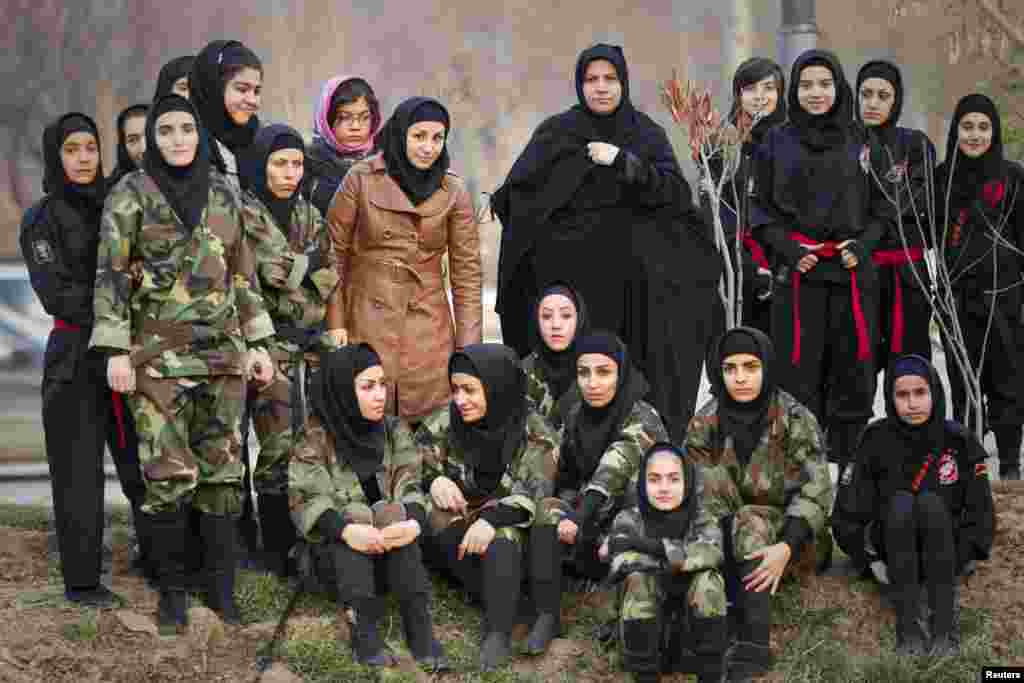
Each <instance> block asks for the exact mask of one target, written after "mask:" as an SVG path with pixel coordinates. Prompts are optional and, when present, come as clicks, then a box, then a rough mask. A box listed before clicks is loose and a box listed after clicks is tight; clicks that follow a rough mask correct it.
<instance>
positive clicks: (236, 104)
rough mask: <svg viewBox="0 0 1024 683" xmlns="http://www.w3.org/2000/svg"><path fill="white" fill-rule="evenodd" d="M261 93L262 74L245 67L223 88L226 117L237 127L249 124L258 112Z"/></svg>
mask: <svg viewBox="0 0 1024 683" xmlns="http://www.w3.org/2000/svg"><path fill="white" fill-rule="evenodd" d="M262 91H263V74H261V73H260V72H259V70H258V69H253V68H251V67H246V68H244V69H242V70H241V71H239V72H238V73H236V74H235V75H234V76H232V77H231V80H229V81H228V82H227V84H225V86H224V109H225V110H226V111H227V113H228V117H230V119H231V120H232V121H233V122H234V123H235V124H236V125H239V126H244V125H246V124H247V123H249V119H251V118H252V117H253V114H255V113H256V112H258V111H259V110H260V102H261V100H262Z"/></svg>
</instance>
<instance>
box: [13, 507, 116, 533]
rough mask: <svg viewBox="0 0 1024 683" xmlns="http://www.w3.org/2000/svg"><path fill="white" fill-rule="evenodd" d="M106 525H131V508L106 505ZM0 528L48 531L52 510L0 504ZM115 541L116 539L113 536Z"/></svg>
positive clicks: (51, 522) (51, 525)
mask: <svg viewBox="0 0 1024 683" xmlns="http://www.w3.org/2000/svg"><path fill="white" fill-rule="evenodd" d="M105 514H106V522H105V523H106V524H107V525H109V526H111V527H115V529H116V527H118V526H122V527H127V526H130V525H131V518H132V513H131V508H129V507H128V506H127V505H107V507H106V513H105ZM0 526H6V527H12V528H15V529H29V530H32V531H49V530H50V529H52V528H53V509H52V508H50V507H47V506H45V505H18V504H17V503H0ZM115 540H117V537H116V536H115Z"/></svg>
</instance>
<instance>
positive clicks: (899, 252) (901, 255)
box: [871, 247, 924, 354]
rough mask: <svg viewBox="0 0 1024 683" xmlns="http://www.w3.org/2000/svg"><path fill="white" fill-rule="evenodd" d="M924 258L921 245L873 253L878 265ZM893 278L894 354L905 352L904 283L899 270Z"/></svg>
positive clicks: (891, 346)
mask: <svg viewBox="0 0 1024 683" xmlns="http://www.w3.org/2000/svg"><path fill="white" fill-rule="evenodd" d="M922 258H924V249H922V248H921V247H907V248H906V249H883V250H881V251H876V252H874V253H872V254H871V260H872V261H873V262H874V264H875V265H876V266H902V265H903V264H904V263H910V262H912V261H920V260H921V259H922ZM892 278H893V299H892V339H891V341H890V345H889V350H890V351H891V352H892V353H894V354H899V353H903V285H901V284H900V274H899V273H898V272H896V271H893V274H892Z"/></svg>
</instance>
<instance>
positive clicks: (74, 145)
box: [60, 131, 100, 185]
mask: <svg viewBox="0 0 1024 683" xmlns="http://www.w3.org/2000/svg"><path fill="white" fill-rule="evenodd" d="M60 161H61V164H62V165H63V166H64V175H66V176H67V177H68V180H70V181H71V182H72V183H74V184H76V185H88V184H89V183H91V182H92V181H93V180H95V179H96V174H97V173H98V172H99V168H100V146H99V143H97V142H96V136H95V135H93V134H92V133H88V132H86V131H79V132H77V133H72V134H71V135H69V136H67V137H66V138H65V139H64V144H62V145H61V146H60Z"/></svg>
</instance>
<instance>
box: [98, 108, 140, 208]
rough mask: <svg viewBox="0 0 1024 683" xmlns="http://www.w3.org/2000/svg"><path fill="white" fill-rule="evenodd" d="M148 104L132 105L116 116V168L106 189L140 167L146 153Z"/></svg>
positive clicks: (109, 178)
mask: <svg viewBox="0 0 1024 683" xmlns="http://www.w3.org/2000/svg"><path fill="white" fill-rule="evenodd" d="M148 111H149V105H148V104H133V105H132V106H130V107H128V108H127V109H125V110H124V111H122V112H121V113H120V114H118V115H117V166H115V167H114V171H113V172H112V173H111V174H110V176H109V177H108V178H107V187H110V188H113V187H114V186H115V185H117V181H119V180H121V178H123V177H125V176H126V175H128V174H129V173H131V172H132V171H137V170H139V168H141V167H142V155H143V154H145V153H146V112H148Z"/></svg>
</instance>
